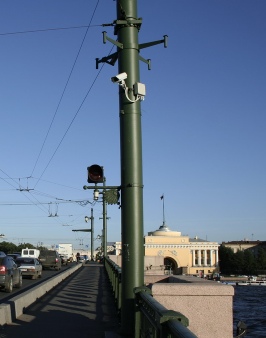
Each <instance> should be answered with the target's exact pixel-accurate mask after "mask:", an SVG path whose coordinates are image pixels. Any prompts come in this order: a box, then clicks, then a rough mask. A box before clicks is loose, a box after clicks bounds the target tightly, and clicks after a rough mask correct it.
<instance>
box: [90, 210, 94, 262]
mask: <svg viewBox="0 0 266 338" xmlns="http://www.w3.org/2000/svg"><path fill="white" fill-rule="evenodd" d="M90 218H91V261H92V260H93V255H94V217H93V208H91V217H90Z"/></svg>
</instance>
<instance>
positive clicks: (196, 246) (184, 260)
mask: <svg viewBox="0 0 266 338" xmlns="http://www.w3.org/2000/svg"><path fill="white" fill-rule="evenodd" d="M144 242H145V244H144V245H145V257H147V256H160V257H163V260H164V266H165V269H166V270H170V272H172V273H173V274H189V275H199V276H204V275H210V274H212V273H213V272H214V270H217V269H218V268H219V267H218V262H219V256H218V248H219V244H218V243H217V242H209V241H206V240H204V239H200V238H198V237H195V238H189V236H183V235H182V234H181V232H179V231H171V230H170V229H169V227H168V226H167V225H166V224H163V225H162V226H160V228H159V229H158V230H155V231H152V232H149V233H148V236H145V237H144Z"/></svg>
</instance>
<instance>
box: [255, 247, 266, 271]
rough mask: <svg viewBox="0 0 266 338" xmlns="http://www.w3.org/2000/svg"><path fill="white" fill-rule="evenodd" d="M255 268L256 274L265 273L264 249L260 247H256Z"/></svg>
mask: <svg viewBox="0 0 266 338" xmlns="http://www.w3.org/2000/svg"><path fill="white" fill-rule="evenodd" d="M257 269H258V271H257V273H258V274H261V275H265V274H266V251H265V249H263V248H262V247H259V249H258V258H257Z"/></svg>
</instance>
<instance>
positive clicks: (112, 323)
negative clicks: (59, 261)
mask: <svg viewBox="0 0 266 338" xmlns="http://www.w3.org/2000/svg"><path fill="white" fill-rule="evenodd" d="M118 330H119V322H118V316H117V311H116V308H115V303H114V298H113V295H112V291H111V288H110V285H109V281H108V277H107V274H106V272H105V269H104V266H103V265H102V264H99V263H96V262H89V263H86V264H85V265H84V266H83V267H82V268H80V269H78V270H77V271H76V272H74V273H73V274H72V275H70V276H69V277H68V278H66V279H65V280H64V281H63V282H61V283H60V284H59V285H57V286H56V287H55V288H53V289H52V290H51V291H50V292H48V293H47V294H46V295H45V296H43V297H42V298H40V299H39V300H38V301H37V302H35V303H34V304H32V305H31V306H29V307H28V308H27V309H25V311H24V313H23V315H21V316H20V317H18V318H17V319H16V320H15V321H14V322H13V323H12V324H8V325H4V326H2V327H0V338H16V337H19V338H29V337H34V338H47V337H49V338H55V337H56V338H89V337H90V338H102V337H108V338H117V337H120V336H119V335H118V334H117V333H116V332H118Z"/></svg>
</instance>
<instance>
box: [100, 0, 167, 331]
mask: <svg viewBox="0 0 266 338" xmlns="http://www.w3.org/2000/svg"><path fill="white" fill-rule="evenodd" d="M116 10H117V19H116V20H115V21H114V22H113V25H114V34H115V35H117V38H116V40H114V39H111V38H109V37H108V36H107V34H106V32H103V42H104V43H106V41H107V40H108V41H110V42H111V43H113V44H114V45H116V47H117V52H115V53H113V54H111V55H109V56H107V57H103V58H101V59H98V58H97V59H96V68H97V69H98V65H99V63H101V62H106V63H109V64H110V65H114V64H115V62H116V61H117V60H118V71H119V74H118V75H117V76H114V77H113V78H112V79H111V80H112V81H113V82H114V83H118V84H119V116H120V155H121V186H120V192H121V228H122V229H121V231H122V286H121V289H122V299H121V333H122V334H124V335H129V336H130V335H132V334H133V333H134V332H135V331H136V332H138V329H139V314H137V316H136V311H137V309H136V306H135V297H134V288H136V287H141V286H143V285H144V240H143V173H142V135H141V109H140V101H141V100H142V99H143V97H144V96H145V86H144V85H143V84H141V83H140V82H139V78H140V76H139V61H140V60H141V61H143V62H145V63H146V64H147V65H148V69H150V60H149V59H148V60H145V59H144V58H143V57H142V56H140V54H139V50H140V49H142V48H147V47H151V46H154V45H157V44H160V43H164V47H166V46H167V36H166V35H165V36H164V39H163V40H158V41H154V42H149V43H144V44H139V43H138V32H139V29H140V27H141V23H142V20H141V19H140V18H138V16H137V0H117V2H116ZM135 318H136V321H135Z"/></svg>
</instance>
